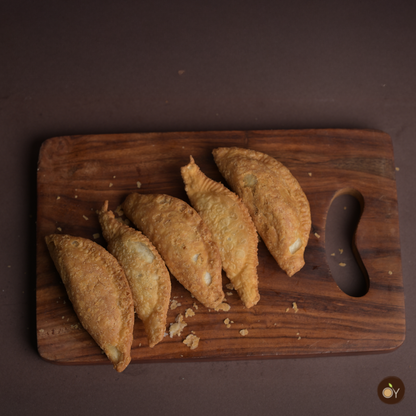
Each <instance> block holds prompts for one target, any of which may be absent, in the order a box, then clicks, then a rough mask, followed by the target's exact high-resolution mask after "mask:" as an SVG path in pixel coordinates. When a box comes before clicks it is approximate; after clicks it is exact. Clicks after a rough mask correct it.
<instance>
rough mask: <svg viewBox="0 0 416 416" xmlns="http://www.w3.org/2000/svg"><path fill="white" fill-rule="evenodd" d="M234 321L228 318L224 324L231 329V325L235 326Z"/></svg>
mask: <svg viewBox="0 0 416 416" xmlns="http://www.w3.org/2000/svg"><path fill="white" fill-rule="evenodd" d="M233 323H234V322H233V321H230V320H229V319H228V318H225V319H224V324H225V326H226V327H227V328H231V324H233Z"/></svg>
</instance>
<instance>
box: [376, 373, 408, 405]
mask: <svg viewBox="0 0 416 416" xmlns="http://www.w3.org/2000/svg"><path fill="white" fill-rule="evenodd" d="M404 391H405V387H404V383H403V381H402V380H400V378H398V377H393V376H392V377H386V378H385V379H384V380H382V381H381V382H380V384H379V385H378V388H377V393H378V397H379V398H380V400H381V401H382V402H384V403H387V404H396V403H399V402H400V401H401V400H402V399H403V396H404Z"/></svg>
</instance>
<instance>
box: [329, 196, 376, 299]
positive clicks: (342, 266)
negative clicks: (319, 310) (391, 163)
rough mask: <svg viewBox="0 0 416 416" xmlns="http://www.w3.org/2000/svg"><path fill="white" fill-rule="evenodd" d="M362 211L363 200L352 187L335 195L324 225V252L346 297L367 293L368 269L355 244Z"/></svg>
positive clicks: (333, 275)
mask: <svg viewBox="0 0 416 416" xmlns="http://www.w3.org/2000/svg"><path fill="white" fill-rule="evenodd" d="M363 211H364V197H363V195H362V194H361V192H359V191H358V190H356V189H354V188H344V189H341V190H339V191H338V192H336V194H335V195H334V198H333V199H332V201H331V204H330V207H329V211H328V215H327V219H326V225H325V252H326V258H327V262H328V265H329V268H330V270H331V274H332V277H333V278H334V280H335V283H336V284H337V285H338V287H339V288H340V289H341V290H342V291H343V292H344V293H345V294H346V295H348V296H354V297H360V296H364V295H365V294H366V293H367V292H368V290H369V278H368V273H367V270H366V268H365V266H364V263H363V261H362V259H361V256H360V254H359V253H358V250H357V247H356V245H355V233H356V231H357V227H358V223H359V222H360V219H361V215H362V213H363Z"/></svg>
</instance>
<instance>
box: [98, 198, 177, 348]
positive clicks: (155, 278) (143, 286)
mask: <svg viewBox="0 0 416 416" xmlns="http://www.w3.org/2000/svg"><path fill="white" fill-rule="evenodd" d="M98 218H99V221H100V224H101V228H102V230H103V236H104V238H105V239H106V240H107V242H108V246H107V250H108V251H109V252H110V253H111V254H112V255H113V256H114V257H115V258H116V259H117V260H118V262H119V263H120V265H121V266H122V267H123V269H124V272H125V274H126V277H127V280H128V282H129V285H130V289H131V292H132V295H133V301H134V306H135V309H136V313H137V315H138V317H139V318H140V319H141V320H142V321H143V324H144V329H145V331H146V335H147V338H148V340H149V347H154V346H155V345H156V344H157V343H158V342H160V341H161V340H162V339H163V337H164V334H165V330H166V317H167V312H168V308H169V299H170V293H171V283H170V275H169V272H168V270H167V268H166V266H165V263H164V261H163V260H162V258H161V257H160V254H159V253H158V252H157V251H156V249H155V247H154V246H153V244H152V243H151V242H150V241H149V239H148V238H147V237H146V236H144V235H143V234H142V233H141V232H140V231H137V230H135V229H133V228H131V227H128V226H127V225H125V224H123V223H121V222H120V221H118V220H116V219H115V217H114V214H113V212H112V211H108V201H105V202H104V205H103V207H102V208H101V210H100V211H99V213H98Z"/></svg>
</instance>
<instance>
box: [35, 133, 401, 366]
mask: <svg viewBox="0 0 416 416" xmlns="http://www.w3.org/2000/svg"><path fill="white" fill-rule="evenodd" d="M219 146H239V147H246V148H250V149H253V150H258V151H261V152H264V153H267V154H269V155H270V156H273V157H275V158H276V159H277V160H279V161H280V162H282V163H283V164H284V165H286V166H287V167H288V168H289V169H290V170H291V172H292V173H293V175H294V176H295V177H296V178H297V179H298V181H299V183H300V184H301V186H302V188H303V190H304V191H305V193H306V195H307V197H308V199H309V202H310V205H311V212H312V224H313V229H312V232H311V235H310V240H309V244H308V247H307V249H306V252H305V261H306V265H305V266H304V268H303V269H302V270H301V271H300V272H298V273H297V274H296V275H295V276H293V277H291V278H289V277H287V276H286V274H285V273H284V272H283V271H282V270H280V269H279V267H278V265H277V264H276V262H275V261H274V259H273V258H272V256H271V255H270V254H269V253H268V251H267V249H266V248H265V246H264V245H263V243H260V244H259V263H260V264H259V267H258V273H259V279H260V286H259V289H260V296H261V299H260V302H259V303H258V305H256V306H255V307H253V308H251V309H246V308H244V307H243V305H242V303H241V301H240V300H239V299H238V297H237V295H236V293H235V292H234V294H233V295H231V296H228V295H227V296H226V297H227V299H228V302H229V304H230V306H231V309H230V310H229V311H228V312H223V311H222V312H216V311H213V310H208V309H206V308H204V307H203V306H202V305H201V304H199V303H198V302H196V303H198V309H197V310H196V309H194V310H195V312H196V315H195V316H194V317H192V318H186V319H185V321H186V322H187V323H188V326H187V327H186V328H185V330H184V332H183V334H182V336H181V337H174V338H170V337H165V339H164V340H163V341H162V342H161V343H160V344H158V345H157V346H155V347H154V348H149V347H148V343H147V339H146V335H145V332H144V328H143V325H142V323H141V322H140V321H139V320H136V323H135V329H134V343H133V349H132V361H133V362H161V361H172V360H175V361H181V360H218V359H249V358H256V359H260V358H261V359H263V358H279V357H309V356H320V355H328V354H338V355H340V354H342V355H343V354H357V353H376V352H387V351H392V350H394V349H396V348H397V347H399V346H400V345H401V344H402V342H403V341H404V337H405V315H404V293H403V283H402V271H401V255H400V239H399V223H398V207H397V194H396V183H395V169H394V160H393V149H392V143H391V139H390V137H389V136H388V135H387V134H385V133H382V132H379V131H372V130H338V129H337V130H286V131H285V130H280V131H279V130H277V131H228V132H226V131H222V132H180V133H141V134H115V135H91V136H77V137H74V136H70V137H56V138H52V139H49V140H47V141H46V142H45V143H44V144H43V146H42V148H41V151H40V155H39V169H38V214H37V224H38V229H37V310H36V314H37V334H38V349H39V353H40V355H41V356H42V357H43V358H45V359H46V360H50V361H53V362H56V363H63V364H98V363H109V362H108V360H107V359H106V358H105V356H104V355H103V354H102V353H101V351H100V349H99V348H98V346H97V345H96V344H95V343H94V341H93V340H92V339H91V337H90V336H89V335H88V334H87V333H86V332H85V330H84V329H83V328H81V326H80V324H79V322H78V319H77V317H76V315H75V314H74V312H73V309H72V306H71V304H70V302H69V300H68V297H67V295H66V293H65V289H64V286H63V284H62V282H61V280H60V277H59V275H58V273H57V272H56V270H55V268H54V265H53V263H52V260H51V259H50V257H49V253H48V252H47V248H46V245H45V242H44V237H45V236H46V235H48V234H51V233H54V232H62V233H65V234H71V235H76V236H81V237H85V238H90V239H93V235H94V234H95V233H100V234H101V230H100V227H99V223H98V219H97V215H96V212H95V211H96V210H97V209H99V208H100V207H101V205H102V203H103V201H104V200H106V199H108V200H109V201H110V209H113V210H114V209H116V207H117V206H118V205H120V203H121V202H122V201H123V200H124V198H125V197H126V195H127V194H128V193H130V192H136V191H138V188H137V184H136V183H137V181H140V183H141V188H140V192H143V193H166V194H170V195H173V196H175V197H178V198H182V199H184V200H186V201H187V197H186V194H185V191H184V186H183V182H182V179H181V175H180V167H181V166H184V165H186V164H187V163H188V161H189V155H192V156H193V157H194V159H195V161H196V163H197V164H198V165H199V166H200V167H201V169H202V171H203V172H204V173H205V174H206V175H207V176H209V177H210V178H212V179H214V180H218V181H222V182H224V180H223V179H222V177H221V175H220V173H219V172H218V169H217V168H216V166H215V163H214V161H213V158H212V155H211V152H212V150H213V149H214V148H215V147H219ZM343 190H345V191H346V192H350V193H351V192H356V191H357V192H359V193H360V194H361V195H362V196H363V199H364V209H363V214H362V217H361V221H360V224H359V225H358V229H357V233H356V236H355V243H356V246H357V249H358V251H359V253H360V256H361V259H362V261H363V263H364V265H365V267H366V270H367V272H368V276H369V290H368V293H367V294H366V295H365V296H362V297H351V296H348V295H346V294H345V293H344V292H343V291H342V290H340V289H339V288H338V286H337V284H336V283H335V281H334V279H333V278H332V276H331V272H330V268H329V266H328V263H327V259H326V252H325V224H326V217H327V213H328V210H329V207H330V204H331V201H332V200H333V198H334V197H335V196H336V195H337V193H339V192H343ZM57 230H62V231H57ZM315 233H316V234H318V235H319V236H320V237H319V238H318V237H317V236H316V235H315ZM96 241H97V242H98V243H100V244H102V245H104V246H105V241H104V240H103V238H101V237H100V238H99V239H97V240H96ZM389 272H390V273H389ZM223 282H224V284H226V283H228V280H227V279H226V278H225V277H224V278H223ZM225 291H226V292H229V291H228V290H227V289H225ZM173 298H175V299H176V300H177V301H178V302H180V303H181V306H180V307H178V308H177V309H175V310H169V314H168V323H170V322H174V319H175V317H176V315H177V314H178V313H184V311H185V310H186V309H187V308H192V307H193V305H194V303H195V299H193V298H192V297H191V296H190V294H189V292H187V291H186V290H185V289H184V288H183V287H182V286H181V285H180V284H179V283H178V282H177V281H176V280H175V279H174V278H172V299H173ZM293 302H296V304H297V307H298V311H297V312H295V311H294V309H293V308H292V304H293ZM226 318H229V319H230V320H231V321H233V322H234V323H233V324H232V325H231V328H227V327H226V325H225V324H224V322H223V321H224V320H225V319H226ZM242 329H247V330H248V335H246V336H241V335H240V330H242ZM191 331H194V332H195V334H196V335H197V336H199V337H200V338H201V341H200V343H199V347H198V348H197V349H195V350H190V349H189V348H188V347H187V346H186V345H184V344H183V343H182V340H183V339H184V338H185V336H186V335H188V334H189V333H191Z"/></svg>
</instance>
